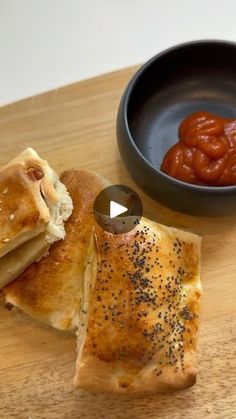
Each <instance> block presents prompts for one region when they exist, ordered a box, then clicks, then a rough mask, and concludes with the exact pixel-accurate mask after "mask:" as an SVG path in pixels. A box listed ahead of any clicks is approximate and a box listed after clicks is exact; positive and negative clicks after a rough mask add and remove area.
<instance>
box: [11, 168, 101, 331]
mask: <svg viewBox="0 0 236 419" xmlns="http://www.w3.org/2000/svg"><path fill="white" fill-rule="evenodd" d="M61 181H62V182H63V183H64V184H65V186H66V187H67V190H68V192H69V193H70V196H71V198H72V201H73V205H74V209H73V213H72V215H71V217H70V218H69V220H68V221H67V223H66V225H65V230H66V237H65V239H64V240H61V241H59V242H56V243H55V244H54V245H52V247H51V249H50V252H49V255H48V256H47V257H45V258H43V259H42V260H41V261H40V262H39V263H34V264H32V265H31V266H30V267H29V268H28V269H27V270H26V271H25V272H24V273H23V274H22V275H21V276H20V277H19V278H17V279H16V280H15V281H14V282H13V283H12V284H11V285H9V286H8V287H7V288H5V290H4V291H5V294H6V299H7V301H9V302H11V303H12V304H14V305H16V306H17V307H19V308H20V309H22V310H23V311H25V312H26V313H28V314H30V315H31V316H32V317H34V318H36V319H38V320H41V321H43V322H46V323H48V324H51V325H52V326H54V327H56V328H58V329H71V328H74V327H75V325H76V323H77V322H78V313H79V309H80V302H81V297H82V289H83V274H84V263H85V258H86V255H87V250H88V245H89V241H90V236H91V232H92V228H93V226H94V218H93V214H92V209H93V202H94V199H95V197H96V196H97V194H98V193H99V192H100V190H101V189H102V188H103V187H104V185H106V184H107V181H106V180H105V179H103V178H102V177H100V176H99V175H97V174H95V173H92V172H88V171H76V170H70V171H67V172H65V173H63V174H62V176H61Z"/></svg>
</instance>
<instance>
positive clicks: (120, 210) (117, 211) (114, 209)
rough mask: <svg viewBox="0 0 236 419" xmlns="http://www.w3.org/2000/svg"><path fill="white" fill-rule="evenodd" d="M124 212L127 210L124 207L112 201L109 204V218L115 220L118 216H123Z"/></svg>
mask: <svg viewBox="0 0 236 419" xmlns="http://www.w3.org/2000/svg"><path fill="white" fill-rule="evenodd" d="M126 211H128V208H126V207H124V206H123V205H120V204H118V203H117V202H114V201H111V202H110V218H115V217H117V216H118V215H121V214H124V212H126Z"/></svg>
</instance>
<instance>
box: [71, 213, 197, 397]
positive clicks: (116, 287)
mask: <svg viewBox="0 0 236 419" xmlns="http://www.w3.org/2000/svg"><path fill="white" fill-rule="evenodd" d="M94 238H95V240H92V241H91V245H90V249H89V254H88V263H87V267H86V271H85V284H86V288H85V294H84V302H83V306H82V327H81V329H80V330H79V331H78V359H77V367H76V377H75V385H76V387H79V388H85V389H88V390H92V391H106V392H107V391H109V392H117V393H146V392H165V391H172V390H177V389H182V388H185V387H189V386H191V385H193V384H194V383H195V381H196V373H197V364H196V339H197V329H198V312H199V299H200V296H201V292H202V291H201V283H200V272H199V270H200V243H201V239H200V238H199V237H198V236H196V235H194V234H191V233H188V232H185V231H180V230H177V229H175V228H168V227H165V226H162V225H160V224H157V223H155V222H151V221H149V220H147V219H144V218H143V219H142V220H141V222H140V224H139V225H138V226H137V227H136V228H135V229H133V230H132V231H131V232H129V233H126V234H117V235H112V234H111V233H108V232H105V231H103V230H101V228H100V227H98V226H96V228H95V231H94Z"/></svg>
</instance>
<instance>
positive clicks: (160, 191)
mask: <svg viewBox="0 0 236 419" xmlns="http://www.w3.org/2000/svg"><path fill="white" fill-rule="evenodd" d="M195 111H208V112H212V113H215V114H218V115H220V116H224V117H233V118H235V119H236V44H235V43H231V42H226V41H195V42H190V43H187V44H182V45H177V46H175V47H173V48H170V49H168V50H166V51H164V52H162V53H160V54H158V55H156V56H155V57H154V58H152V59H151V60H150V61H148V62H147V63H146V64H144V65H143V66H142V67H141V68H140V70H139V71H138V72H137V73H136V74H135V75H134V77H133V78H132V80H131V81H130V83H129V85H128V87H127V88H126V90H125V92H124V95H123V97H122V100H121V103H120V107H119V111H118V116H117V138H118V145H119V149H120V153H121V156H122V159H123V161H124V163H125V165H126V167H127V169H128V171H129V173H130V174H131V176H132V177H133V179H134V180H135V181H136V182H137V184H138V185H139V186H140V187H141V188H142V189H143V190H144V191H146V192H147V193H149V194H150V195H151V196H153V197H155V198H156V199H157V200H158V201H159V202H161V203H163V204H164V205H166V206H168V207H170V208H173V209H175V210H177V211H181V212H186V213H190V214H196V215H208V216H209V215H211V216H212V215H213V216H217V215H227V214H236V186H227V187H208V186H197V185H191V184H188V183H185V182H181V181H179V180H176V179H174V178H172V177H170V176H168V175H166V174H165V173H163V172H161V171H160V165H161V162H162V160H163V157H164V155H165V153H166V151H167V150H168V149H169V148H170V147H171V146H172V145H173V144H174V143H176V142H177V140H178V127H179V125H180V123H181V122H182V120H183V119H184V118H185V117H186V116H187V115H189V114H191V113H192V112H195Z"/></svg>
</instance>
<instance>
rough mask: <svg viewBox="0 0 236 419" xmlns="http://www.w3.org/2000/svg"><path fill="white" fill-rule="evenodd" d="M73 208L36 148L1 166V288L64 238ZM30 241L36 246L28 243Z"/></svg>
mask: <svg viewBox="0 0 236 419" xmlns="http://www.w3.org/2000/svg"><path fill="white" fill-rule="evenodd" d="M71 212H72V201H71V198H70V196H69V194H68V192H67V190H66V188H65V186H64V185H63V184H62V183H61V182H60V180H59V178H58V176H57V175H56V173H55V172H54V171H53V170H52V169H51V168H50V166H49V164H48V163H47V162H46V161H45V160H42V159H41V158H40V157H39V156H38V154H37V153H36V152H35V151H34V150H33V149H31V148H27V149H26V150H25V151H23V152H22V153H21V154H20V155H19V156H18V157H17V158H16V159H15V160H13V161H11V162H10V163H9V164H8V165H6V166H5V167H3V168H2V169H1V170H0V258H1V263H0V289H1V288H2V287H3V286H4V285H6V284H7V283H9V282H11V281H12V280H13V279H15V278H16V276H17V275H19V273H21V272H22V271H24V269H26V268H27V267H28V266H29V265H30V263H32V262H34V261H35V260H36V259H37V258H38V255H41V256H42V255H43V254H44V252H45V251H46V250H47V249H48V248H49V245H50V244H51V243H53V242H54V241H56V240H59V239H63V238H64V236H65V230H64V222H65V221H66V220H67V219H68V217H69V216H70V214H71ZM42 233H43V234H42ZM36 237H38V239H37V240H34V241H32V240H33V239H35V238H36ZM30 241H32V243H34V246H35V249H33V248H31V247H30V245H28V246H26V244H27V243H28V242H30ZM20 248H22V249H21V250H19V249H20ZM10 253H11V255H10ZM34 255H35V258H34ZM10 261H14V263H13V264H12V266H11V267H10V268H9V263H10Z"/></svg>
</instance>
